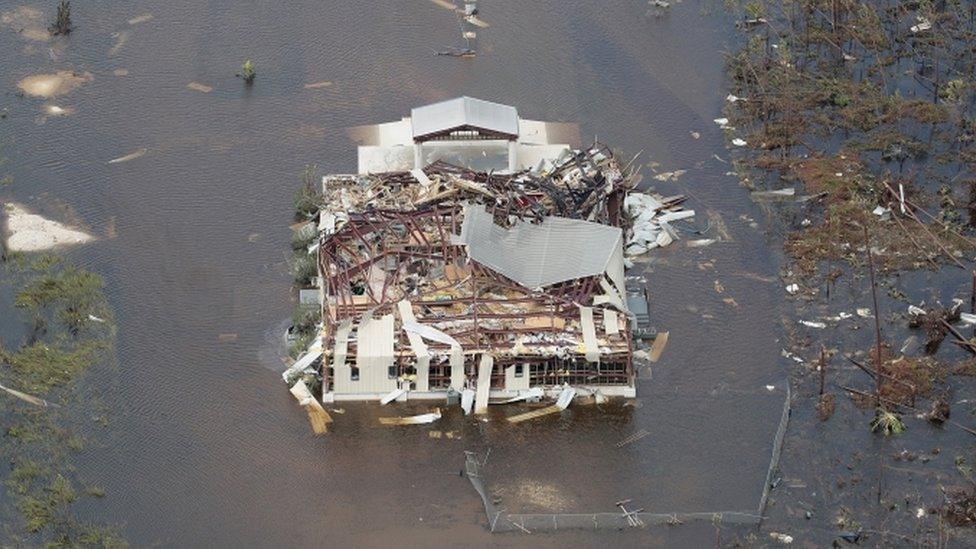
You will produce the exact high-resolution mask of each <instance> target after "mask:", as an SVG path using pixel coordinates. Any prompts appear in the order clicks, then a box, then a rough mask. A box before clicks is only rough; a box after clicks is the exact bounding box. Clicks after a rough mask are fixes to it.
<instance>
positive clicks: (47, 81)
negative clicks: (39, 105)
mask: <svg viewBox="0 0 976 549" xmlns="http://www.w3.org/2000/svg"><path fill="white" fill-rule="evenodd" d="M91 81H92V75H91V73H90V72H84V73H77V72H71V71H58V72H56V73H54V74H35V75H34V76H28V77H27V78H24V79H22V80H21V81H20V82H17V88H19V89H20V91H22V92H23V93H25V94H27V95H31V96H34V97H43V98H45V99H47V98H51V97H55V96H58V95H64V94H66V93H68V92H70V91H72V90H74V89H76V88H79V87H81V86H83V85H85V84H87V83H88V82H91Z"/></svg>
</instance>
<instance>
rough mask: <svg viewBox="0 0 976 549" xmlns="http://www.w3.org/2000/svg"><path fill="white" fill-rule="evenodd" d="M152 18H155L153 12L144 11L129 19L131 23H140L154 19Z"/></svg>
mask: <svg viewBox="0 0 976 549" xmlns="http://www.w3.org/2000/svg"><path fill="white" fill-rule="evenodd" d="M152 19H153V14H151V13H144V14H142V15H137V16H135V17H133V18H132V19H129V21H128V23H129V24H130V25H138V24H140V23H147V22H149V21H152Z"/></svg>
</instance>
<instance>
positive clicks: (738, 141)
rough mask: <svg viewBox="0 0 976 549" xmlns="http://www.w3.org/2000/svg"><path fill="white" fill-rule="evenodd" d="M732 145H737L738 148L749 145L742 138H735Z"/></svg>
mask: <svg viewBox="0 0 976 549" xmlns="http://www.w3.org/2000/svg"><path fill="white" fill-rule="evenodd" d="M732 144H733V145H735V146H736V147H745V146H746V145H748V143H746V140H745V139H742V138H740V137H736V138H734V139H733V140H732Z"/></svg>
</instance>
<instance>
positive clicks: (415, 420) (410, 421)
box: [379, 408, 441, 425]
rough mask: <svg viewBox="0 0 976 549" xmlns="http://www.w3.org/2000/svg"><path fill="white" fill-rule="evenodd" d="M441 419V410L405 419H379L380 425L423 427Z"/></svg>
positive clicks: (437, 409)
mask: <svg viewBox="0 0 976 549" xmlns="http://www.w3.org/2000/svg"><path fill="white" fill-rule="evenodd" d="M440 418H441V409H440V408H434V411H433V412H430V413H427V414H420V415H416V416H406V417H381V418H379V419H380V423H382V424H383V425H424V424H428V423H433V422H435V421H437V420H438V419H440Z"/></svg>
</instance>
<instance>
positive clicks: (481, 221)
mask: <svg viewBox="0 0 976 549" xmlns="http://www.w3.org/2000/svg"><path fill="white" fill-rule="evenodd" d="M621 238H622V231H621V230H620V228H619V227H612V226H608V225H603V224H600V223H593V222H590V221H582V220H579V219H568V218H565V217H555V216H552V217H546V218H545V219H544V220H543V221H542V222H541V223H528V222H520V223H517V224H516V225H515V226H513V227H512V228H510V229H506V228H504V227H501V226H499V225H496V224H495V222H494V220H493V218H492V214H491V213H489V212H487V211H486V210H485V209H484V207H482V206H475V205H471V206H468V207H466V208H465V212H464V222H463V223H462V225H461V238H460V240H461V243H462V244H465V245H467V247H468V255H469V256H470V257H471V259H473V260H475V261H477V262H478V263H480V264H482V265H484V266H486V267H488V268H490V269H492V270H494V271H496V272H498V273H500V274H502V275H504V276H506V277H508V278H510V279H512V280H514V281H515V282H517V283H519V284H521V285H522V286H525V287H526V288H541V287H544V286H549V285H552V284H556V283H559V282H564V281H567V280H575V279H578V278H583V277H588V276H596V275H600V274H602V273H604V272H605V271H606V270H607V265H608V264H609V263H610V260H611V258H612V257H613V255H614V251H615V250H619V249H620V246H621Z"/></svg>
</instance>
